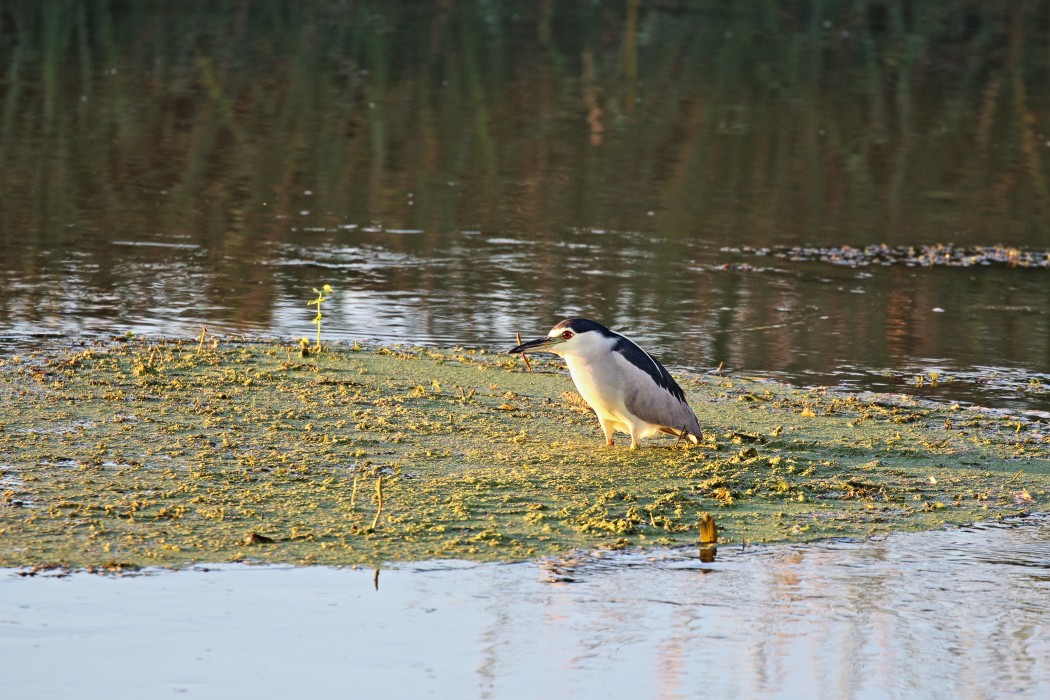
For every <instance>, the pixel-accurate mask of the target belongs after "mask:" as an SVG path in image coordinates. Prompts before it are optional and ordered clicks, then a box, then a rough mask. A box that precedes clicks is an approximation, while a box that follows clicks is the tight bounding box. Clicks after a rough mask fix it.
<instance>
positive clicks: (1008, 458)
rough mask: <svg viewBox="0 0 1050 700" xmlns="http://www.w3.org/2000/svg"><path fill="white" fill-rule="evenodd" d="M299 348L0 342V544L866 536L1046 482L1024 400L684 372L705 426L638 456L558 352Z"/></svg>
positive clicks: (922, 523) (50, 551) (15, 557)
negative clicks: (686, 439)
mask: <svg viewBox="0 0 1050 700" xmlns="http://www.w3.org/2000/svg"><path fill="white" fill-rule="evenodd" d="M298 350H299V347H298V346H297V345H295V344H294V343H289V344H284V345H282V344H274V343H263V342H247V343H235V342H231V341H229V340H228V339H227V340H224V342H223V343H222V344H203V346H202V344H201V343H200V342H199V338H194V339H192V340H187V341H185V342H182V341H149V340H141V339H135V340H120V341H114V342H111V343H103V344H99V345H96V346H93V347H88V348H78V349H68V350H61V351H51V352H40V353H34V354H29V355H25V356H22V357H8V358H6V359H3V360H0V397H2V398H3V400H5V401H6V402H8V403H9V404H11V405H14V404H15V403H17V405H18V411H11V412H9V413H8V414H6V415H5V416H4V417H3V418H2V419H0V465H2V466H0V489H2V492H0V566H27V567H28V566H43V567H48V566H68V567H73V568H88V567H94V568H95V569H97V570H124V569H133V568H135V567H144V566H158V565H159V566H186V565H190V564H192V563H196V562H221V561H268V562H291V563H299V564H314V563H317V564H330V565H367V564H376V563H381V562H387V561H397V560H420V559H426V558H435V557H439V558H463V559H475V560H516V559H524V558H532V557H539V556H549V555H553V556H559V555H562V554H564V553H566V552H570V551H574V550H578V549H588V550H590V549H594V548H603V547H607V548H617V549H618V548H624V547H649V546H668V545H670V546H674V545H690V546H695V545H696V544H697V542H698V541H701V540H703V541H704V542H705V543H706V544H710V545H716V544H717V543H726V542H758V541H764V542H772V541H794V540H806V539H813V538H819V537H828V536H851V537H852V536H866V535H869V534H872V533H885V532H887V531H889V530H893V529H925V528H934V527H940V526H943V525H945V524H947V523H963V522H971V521H975V520H985V519H988V518H994V517H996V516H1009V515H1017V514H1018V513H1025V512H1030V511H1036V510H1045V509H1046V504H1047V502H1048V500H1050V435H1048V432H1047V430H1046V425H1045V424H1044V423H1041V422H1038V421H1029V420H1024V419H1023V418H1019V417H1017V416H1007V415H995V414H991V413H984V412H977V411H967V410H962V409H960V408H959V407H958V406H938V405H932V404H928V403H918V402H914V401H910V400H907V399H902V398H900V397H885V396H877V395H872V396H868V397H863V398H862V397H858V396H856V395H848V394H835V393H834V392H830V391H826V390H819V391H818V390H801V389H795V388H792V387H790V386H785V385H782V384H777V383H774V382H769V381H752V380H744V379H740V378H735V377H731V376H727V377H716V376H709V375H708V376H701V377H694V376H680V377H679V382H680V384H681V385H682V386H683V388H684V389H685V390H686V393H687V395H688V398H689V400H690V403H691V404H692V406H693V408H694V409H695V412H696V414H697V417H698V419H699V420H700V423H701V425H702V426H704V432H705V435H706V440H705V441H704V442H703V443H701V444H700V445H699V446H686V445H679V444H676V443H675V441H674V439H673V438H670V437H668V438H667V439H666V440H654V441H652V442H651V443H649V444H648V445H647V446H645V448H644V449H641V450H637V451H633V452H632V451H631V450H629V449H627V445H626V443H625V442H621V443H620V444H618V445H617V446H616V447H613V448H607V447H604V446H598V445H596V444H595V442H596V441H595V439H594V438H595V436H596V435H598V434H599V427H598V425H597V422H596V420H595V419H594V416H593V414H592V413H591V412H590V411H589V410H586V409H585V408H581V406H580V401H579V399H578V397H576V395H575V393H574V392H572V384H571V380H570V379H569V377H568V376H567V375H566V374H565V373H564V371H563V369H562V368H561V366H560V365H559V364H558V363H555V362H549V361H543V360H536V359H534V360H532V364H533V369H534V370H535V371H534V372H533V373H528V372H527V371H526V369H525V368H524V366H523V365H522V364H521V363H519V362H518V360H517V358H514V357H508V356H504V355H489V354H487V353H485V352H484V351H465V350H459V349H453V350H435V349H432V348H405V347H397V348H388V347H368V346H356V349H352V348H349V347H343V346H340V345H338V344H334V345H332V346H331V348H330V349H329V351H328V352H324V353H318V354H313V353H312V354H310V355H308V356H307V357H305V358H304V357H302V356H301V355H300V353H299V352H298ZM940 381H944V378H941V379H940ZM705 513H709V514H711V515H713V517H714V519H715V520H717V523H718V527H717V536H714V535H713V534H712V532H713V531H712V527H711V526H712V521H711V520H709V519H708V518H705V517H704V514H705ZM711 539H716V540H717V542H710V541H709V540H711Z"/></svg>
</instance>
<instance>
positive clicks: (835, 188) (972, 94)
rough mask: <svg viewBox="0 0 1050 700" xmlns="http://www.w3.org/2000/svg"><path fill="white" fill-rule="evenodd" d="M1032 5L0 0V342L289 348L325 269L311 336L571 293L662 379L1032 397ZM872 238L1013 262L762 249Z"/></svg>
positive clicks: (498, 331) (1037, 132) (454, 335)
mask: <svg viewBox="0 0 1050 700" xmlns="http://www.w3.org/2000/svg"><path fill="white" fill-rule="evenodd" d="M1048 17H1050V3H1048V2H1046V0H1037V1H1035V2H1028V3H1021V4H1020V5H1018V6H1012V5H1010V6H1001V5H996V4H988V3H983V4H981V3H978V4H974V3H969V2H962V1H961V0H942V1H941V2H934V3H919V4H915V5H914V6H912V5H902V4H900V3H894V2H887V1H884V0H866V1H865V2H860V3H846V4H843V3H819V2H807V1H804V2H792V3H783V2H773V1H772V0H769V1H764V2H740V3H722V2H707V1H705V0H696V1H693V2H689V1H686V0H682V1H680V2H639V1H637V0H627V1H626V2H623V3H611V4H610V3H558V2H539V3H513V2H512V3H488V2H480V1H477V2H475V1H467V2H456V3H416V2H412V3H384V4H382V5H378V6H377V5H373V4H371V3H356V2H355V3H344V2H334V1H332V0H310V1H308V2H301V3H285V2H280V1H278V0H260V1H259V2H253V3H248V4H241V3H215V2H195V1H190V2H182V3H178V5H171V4H170V3H165V2H159V1H156V2H151V1H146V2H136V3H131V4H117V5H111V4H106V3H76V2H73V3H15V4H13V5H11V6H9V7H5V10H4V13H3V15H2V17H0V200H2V202H3V204H2V206H0V335H3V336H4V337H5V338H6V339H7V340H8V341H9V342H8V347H10V341H12V340H16V341H17V340H19V339H21V340H23V341H24V340H25V339H27V338H28V339H29V344H32V343H34V342H35V341H36V340H37V339H39V337H40V335H41V334H48V333H55V332H61V333H65V334H68V335H72V336H78V335H83V334H92V333H103V334H109V333H124V332H126V331H135V332H138V333H158V334H166V335H185V336H187V337H189V336H194V335H197V334H198V333H199V332H200V327H201V326H202V325H205V324H206V325H207V326H208V328H209V329H210V330H212V331H214V332H217V333H225V334H249V335H279V336H282V337H285V338H288V337H298V336H301V335H309V334H311V333H312V332H313V327H312V325H311V323H310V319H311V318H312V312H311V310H310V309H308V308H307V306H306V302H307V301H308V300H309V299H310V298H311V296H312V295H311V292H310V290H311V288H313V287H319V286H321V285H323V284H326V283H327V284H331V285H332V286H333V287H335V289H336V290H337V295H336V297H335V298H334V299H333V300H332V302H330V305H329V308H328V309H326V313H327V317H326V318H327V320H326V322H325V334H326V336H327V337H329V338H339V339H347V340H349V339H379V340H382V341H387V342H390V341H396V342H407V343H423V344H442V345H454V344H460V345H471V346H484V347H493V348H499V347H507V346H509V343H511V340H512V338H513V334H514V332H515V331H520V332H522V334H523V335H525V336H530V335H532V334H534V333H540V332H543V331H545V330H546V329H547V328H549V327H550V325H552V324H553V323H554V322H556V321H557V320H559V319H560V318H562V317H564V316H568V315H577V314H579V315H585V316H590V317H593V318H597V319H599V320H601V321H603V322H605V323H606V324H607V325H609V326H612V327H615V328H618V329H620V330H623V331H625V332H627V333H629V334H630V335H631V336H632V337H634V338H635V339H637V340H638V341H640V342H642V343H643V345H644V346H646V347H647V348H650V349H651V350H652V351H653V352H654V354H656V355H657V356H658V357H659V358H660V359H662V360H663V361H664V362H665V363H666V364H668V365H670V366H672V367H675V368H679V369H689V370H692V371H705V370H709V369H711V368H714V367H717V366H718V365H720V364H724V366H725V367H726V368H727V369H729V370H738V371H745V372H750V373H763V374H772V375H774V376H777V377H780V378H785V379H789V380H791V381H796V382H800V383H805V384H824V385H839V386H845V387H849V388H859V389H878V390H891V391H908V392H913V393H919V394H923V395H932V396H937V397H940V398H945V399H947V400H963V401H974V402H977V403H982V404H988V405H992V406H1000V407H1011V408H1017V409H1022V410H1023V409H1031V410H1041V411H1046V410H1048V409H1050V399H1048V393H1047V391H1046V386H1047V385H1048V384H1050V382H1048V379H1047V372H1048V369H1050V311H1048V308H1050V306H1048V304H1047V299H1050V270H1048V268H1047V266H1046V265H1045V264H1040V261H1043V262H1045V261H1046V260H1047V258H1046V254H1047V251H1048V250H1050V225H1048V222H1050V196H1048V189H1047V171H1048V168H1050V92H1048V91H1047V90H1046V89H1045V86H1046V85H1047V83H1048V80H1050V68H1048V66H1050V62H1048V61H1047V60H1046V56H1047V54H1046V46H1048V45H1050V20H1048ZM878 244H886V245H888V246H891V247H894V248H900V249H905V250H906V249H908V248H909V247H914V246H923V245H935V244H944V245H952V246H956V247H958V248H959V249H970V250H972V249H975V248H977V247H990V246H1001V248H1002V249H1011V250H1017V251H1019V255H1023V256H1026V257H1025V259H1031V260H1034V261H1036V263H1037V264H1035V265H1032V266H1011V264H1009V263H1002V262H995V263H993V264H990V265H983V264H975V265H972V266H967V267H952V266H946V265H941V264H933V265H922V264H910V263H906V262H903V261H900V260H891V261H889V263H888V264H873V265H865V266H858V267H854V266H848V265H840V264H836V263H835V262H833V261H830V260H829V259H827V258H826V257H821V256H812V255H810V256H806V255H803V256H794V257H792V256H778V255H776V254H767V253H766V252H767V251H773V252H774V253H775V252H776V251H778V250H784V249H791V248H792V247H801V248H802V249H804V250H819V249H824V248H828V247H831V248H839V249H841V248H842V247H843V246H853V247H855V248H863V247H865V246H871V245H878ZM756 251H758V252H756ZM1028 256H1030V258H1029V257H1028ZM883 262H885V261H883ZM931 372H934V373H937V374H938V375H940V376H941V377H946V376H949V375H950V376H952V377H954V378H955V379H956V380H957V381H955V382H951V383H949V382H945V381H941V382H939V383H937V385H936V386H934V383H933V382H930V381H925V382H924V383H923V384H922V385H921V386H916V377H917V376H919V375H929V373H931Z"/></svg>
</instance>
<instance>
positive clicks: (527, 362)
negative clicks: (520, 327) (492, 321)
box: [514, 331, 532, 372]
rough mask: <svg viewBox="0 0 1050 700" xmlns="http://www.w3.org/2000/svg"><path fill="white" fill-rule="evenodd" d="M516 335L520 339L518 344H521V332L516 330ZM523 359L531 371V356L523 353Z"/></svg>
mask: <svg viewBox="0 0 1050 700" xmlns="http://www.w3.org/2000/svg"><path fill="white" fill-rule="evenodd" d="M514 335H515V337H517V339H518V345H521V333H518V332H517V331H514ZM521 359H523V360H525V367H526V369H528V370H529V371H530V372H531V371H532V365H530V364H529V358H528V356H527V355H526V354H525V353H524V352H522V353H521Z"/></svg>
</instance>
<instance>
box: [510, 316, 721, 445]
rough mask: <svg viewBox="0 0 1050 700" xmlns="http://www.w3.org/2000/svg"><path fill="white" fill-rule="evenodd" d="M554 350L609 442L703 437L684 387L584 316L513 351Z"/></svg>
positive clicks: (643, 353)
mask: <svg viewBox="0 0 1050 700" xmlns="http://www.w3.org/2000/svg"><path fill="white" fill-rule="evenodd" d="M537 351H539V352H552V353H554V354H555V355H560V356H561V357H564V358H565V363H566V364H568V365H569V374H571V375H572V381H573V382H574V383H575V384H576V388H577V389H578V390H579V392H580V395H581V396H583V398H584V400H585V401H586V402H587V403H588V404H590V406H591V408H593V409H594V412H595V413H596V414H597V415H598V422H599V423H600V424H601V426H602V432H604V433H605V441H606V442H607V443H608V444H610V445H611V444H613V438H612V436H613V431H614V430H616V431H619V432H621V433H627V434H628V435H630V436H631V449H632V450H633V449H636V448H637V447H638V440H639V439H640V438H644V437H649V436H651V435H655V434H657V433H669V434H671V435H677V436H678V437H679V438H688V439H689V440H690V441H692V442H693V443H694V444H695V443H698V442H700V440H701V438H702V437H703V433H701V432H700V424H699V423H698V422H697V420H696V416H695V415H693V410H692V409H691V408H689V404H688V403H686V400H685V393H684V392H683V391H682V387H680V386H678V383H677V382H675V380H674V379H673V378H672V377H671V375H670V374H669V373H668V372H667V370H666V369H664V366H663V365H661V364H660V363H659V362H657V361H656V360H654V359H653V357H652V355H650V354H649V353H647V352H646V351H644V350H642V349H641V348H640V347H638V346H637V345H635V344H634V343H633V342H631V341H630V340H628V339H627V338H625V337H623V336H622V335H620V334H619V333H614V332H613V331H611V330H609V329H608V328H606V327H605V326H603V325H602V324H600V323H595V322H594V321H589V320H587V319H585V318H567V319H565V320H564V321H562V322H561V323H559V324H558V325H556V326H555V327H554V328H552V329H551V330H550V332H549V333H547V335H546V336H545V337H543V338H537V339H536V340H530V341H529V342H527V343H522V344H521V345H519V346H518V347H516V348H514V349H513V350H511V351H510V352H511V353H514V354H517V353H521V352H537Z"/></svg>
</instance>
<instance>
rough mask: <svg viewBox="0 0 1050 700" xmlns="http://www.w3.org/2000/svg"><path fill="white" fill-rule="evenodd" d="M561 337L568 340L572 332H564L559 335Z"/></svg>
mask: <svg viewBox="0 0 1050 700" xmlns="http://www.w3.org/2000/svg"><path fill="white" fill-rule="evenodd" d="M561 337H562V338H564V339H565V340H568V339H569V338H571V337H572V331H565V332H564V333H562V334H561Z"/></svg>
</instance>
